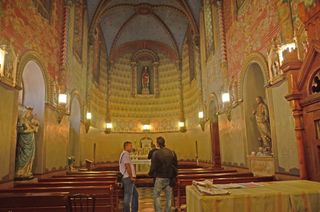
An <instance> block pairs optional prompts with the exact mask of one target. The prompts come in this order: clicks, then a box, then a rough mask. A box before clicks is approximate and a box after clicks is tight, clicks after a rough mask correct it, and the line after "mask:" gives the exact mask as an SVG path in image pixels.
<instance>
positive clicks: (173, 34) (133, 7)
mask: <svg viewBox="0 0 320 212" xmlns="http://www.w3.org/2000/svg"><path fill="white" fill-rule="evenodd" d="M87 4H88V5H87V7H88V18H89V22H90V24H92V23H93V22H94V21H95V20H99V21H98V22H99V24H100V26H101V29H102V32H103V35H104V39H105V43H106V48H107V51H108V54H111V51H112V50H113V49H115V48H117V47H119V46H121V45H124V44H126V43H129V42H134V41H156V42H161V43H163V44H164V45H167V46H169V47H171V48H172V49H175V50H176V51H177V52H179V53H181V51H182V44H183V41H184V38H185V34H186V31H187V29H188V27H190V26H193V27H194V28H197V27H198V23H199V13H200V7H201V1H200V0H88V1H87Z"/></svg>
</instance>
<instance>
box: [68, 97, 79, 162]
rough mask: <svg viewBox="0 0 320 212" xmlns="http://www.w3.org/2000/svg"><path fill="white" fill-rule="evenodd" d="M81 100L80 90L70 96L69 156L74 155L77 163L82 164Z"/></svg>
mask: <svg viewBox="0 0 320 212" xmlns="http://www.w3.org/2000/svg"><path fill="white" fill-rule="evenodd" d="M81 117H82V112H81V100H80V96H79V92H77V91H73V92H72V93H71V98H70V117H69V120H70V122H69V129H70V131H69V143H68V147H67V148H68V150H67V154H68V156H74V157H75V160H76V164H77V165H79V166H80V165H81V152H80V146H81V145H80V129H81Z"/></svg>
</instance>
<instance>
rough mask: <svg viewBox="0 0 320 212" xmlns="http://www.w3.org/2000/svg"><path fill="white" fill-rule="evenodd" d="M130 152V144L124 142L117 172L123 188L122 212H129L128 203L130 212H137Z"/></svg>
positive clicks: (137, 196)
mask: <svg viewBox="0 0 320 212" xmlns="http://www.w3.org/2000/svg"><path fill="white" fill-rule="evenodd" d="M131 151H132V143H131V142H130V141H126V142H124V144H123V151H122V153H121V155H120V159H119V169H120V170H119V171H120V172H121V174H122V175H123V177H122V184H123V188H124V198H123V211H124V212H130V203H131V211H132V212H137V211H138V199H139V195H138V192H137V189H136V186H135V184H134V182H135V177H136V173H135V170H134V166H133V164H132V162H131V159H130V152H131Z"/></svg>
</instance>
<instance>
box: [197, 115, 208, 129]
mask: <svg viewBox="0 0 320 212" xmlns="http://www.w3.org/2000/svg"><path fill="white" fill-rule="evenodd" d="M198 118H199V124H200V127H201V129H202V131H204V128H205V126H206V122H207V121H208V119H205V118H204V112H203V111H200V112H199V113H198Z"/></svg>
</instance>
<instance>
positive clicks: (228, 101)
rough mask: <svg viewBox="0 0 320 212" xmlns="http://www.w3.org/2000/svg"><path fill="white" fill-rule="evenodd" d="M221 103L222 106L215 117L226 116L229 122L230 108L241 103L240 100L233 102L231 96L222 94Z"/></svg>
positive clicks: (225, 93)
mask: <svg viewBox="0 0 320 212" xmlns="http://www.w3.org/2000/svg"><path fill="white" fill-rule="evenodd" d="M221 101H222V106H221V107H220V110H219V111H218V112H217V115H220V114H226V115H227V119H228V120H229V121H231V111H232V108H234V107H236V106H237V105H238V104H239V103H240V102H242V100H241V99H239V100H234V98H233V96H232V95H231V94H230V93H229V92H223V93H222V94H221Z"/></svg>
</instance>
